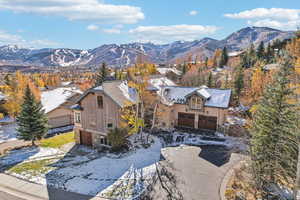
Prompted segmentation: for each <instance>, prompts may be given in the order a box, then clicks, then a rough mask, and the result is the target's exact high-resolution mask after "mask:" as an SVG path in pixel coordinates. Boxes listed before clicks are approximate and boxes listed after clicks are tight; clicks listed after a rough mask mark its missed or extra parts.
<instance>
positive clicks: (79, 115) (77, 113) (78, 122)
mask: <svg viewBox="0 0 300 200" xmlns="http://www.w3.org/2000/svg"><path fill="white" fill-rule="evenodd" d="M74 118H75V123H76V124H80V123H81V113H80V112H75V116H74Z"/></svg>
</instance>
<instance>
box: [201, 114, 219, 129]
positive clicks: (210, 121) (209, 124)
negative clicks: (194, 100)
mask: <svg viewBox="0 0 300 200" xmlns="http://www.w3.org/2000/svg"><path fill="white" fill-rule="evenodd" d="M198 128H200V129H209V130H216V129H217V117H211V116H204V115H199V121H198Z"/></svg>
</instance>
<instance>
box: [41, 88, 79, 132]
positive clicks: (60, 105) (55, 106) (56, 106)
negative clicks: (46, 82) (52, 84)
mask: <svg viewBox="0 0 300 200" xmlns="http://www.w3.org/2000/svg"><path fill="white" fill-rule="evenodd" d="M81 94H82V92H81V91H80V90H78V89H77V88H75V87H59V88H56V89H53V90H45V91H42V93H41V103H42V105H43V109H44V111H45V113H46V115H47V118H48V125H49V127H50V129H54V128H62V127H66V126H71V125H73V124H74V114H73V110H72V109H71V108H70V107H71V106H72V105H73V104H74V103H75V102H76V100H77V99H78V98H79V97H80V95H81Z"/></svg>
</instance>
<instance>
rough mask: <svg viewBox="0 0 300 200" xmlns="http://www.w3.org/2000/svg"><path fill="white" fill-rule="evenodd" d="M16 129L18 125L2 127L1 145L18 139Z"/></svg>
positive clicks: (0, 126) (0, 127)
mask: <svg viewBox="0 0 300 200" xmlns="http://www.w3.org/2000/svg"><path fill="white" fill-rule="evenodd" d="M16 127H17V125H16V124H15V123H13V124H7V125H0V144H1V143H3V142H7V141H11V140H16V139H17V130H16Z"/></svg>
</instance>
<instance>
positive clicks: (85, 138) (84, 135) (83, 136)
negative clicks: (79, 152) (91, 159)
mask: <svg viewBox="0 0 300 200" xmlns="http://www.w3.org/2000/svg"><path fill="white" fill-rule="evenodd" d="M80 144H83V145H87V146H92V134H91V133H90V132H86V131H80Z"/></svg>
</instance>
